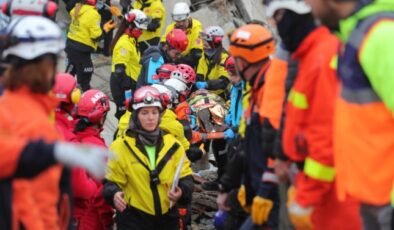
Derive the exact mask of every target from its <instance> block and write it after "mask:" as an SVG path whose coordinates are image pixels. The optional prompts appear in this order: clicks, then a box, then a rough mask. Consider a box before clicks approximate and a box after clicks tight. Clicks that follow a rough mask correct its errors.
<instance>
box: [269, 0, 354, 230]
mask: <svg viewBox="0 0 394 230" xmlns="http://www.w3.org/2000/svg"><path fill="white" fill-rule="evenodd" d="M270 8H271V9H270ZM268 9H270V11H271V14H269V15H268V16H269V17H272V16H273V15H275V14H276V17H274V20H275V23H276V25H277V29H278V32H279V35H280V37H281V38H282V42H283V43H284V44H285V46H286V47H287V49H288V50H289V52H290V53H291V55H292V59H294V60H296V61H298V71H297V75H296V78H295V82H294V85H293V87H292V89H291V90H290V94H289V96H288V99H287V104H286V112H285V113H286V120H285V126H284V132H283V148H284V152H285V154H286V155H287V156H288V157H289V159H291V160H292V161H294V162H296V163H297V166H298V168H299V170H300V172H299V173H297V175H296V180H295V182H294V186H295V194H294V196H295V197H294V199H291V197H288V199H289V209H288V211H289V218H290V220H291V221H292V222H293V225H294V226H295V228H297V229H306V226H308V229H323V230H324V229H333V228H335V229H361V222H360V218H359V214H358V202H357V201H356V200H354V199H349V198H348V199H346V200H345V201H343V202H340V201H339V200H338V199H337V196H336V192H335V175H334V164H333V163H334V162H333V161H334V154H333V146H332V126H333V123H332V122H333V114H334V110H333V109H334V108H333V107H334V101H335V95H336V91H337V86H338V82H337V77H336V74H335V70H334V69H333V68H332V67H331V66H330V64H331V61H332V59H333V58H334V57H335V53H336V49H337V47H338V45H339V42H338V39H337V38H336V37H335V36H334V35H331V34H330V31H329V30H328V29H327V28H326V27H324V26H316V24H315V19H314V18H313V16H312V14H311V9H310V7H309V6H307V5H306V4H305V3H304V2H303V1H296V0H286V1H281V2H272V3H271V4H270V5H269V6H268ZM278 14H280V16H279V15H278ZM293 189H294V188H293ZM293 191H294V190H293ZM291 192H292V190H291V191H290V193H291ZM290 195H292V196H293V194H290ZM345 223H346V224H345Z"/></svg>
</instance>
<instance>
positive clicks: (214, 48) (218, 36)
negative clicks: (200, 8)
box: [195, 26, 230, 99]
mask: <svg viewBox="0 0 394 230" xmlns="http://www.w3.org/2000/svg"><path fill="white" fill-rule="evenodd" d="M200 37H201V38H202V40H203V41H204V54H203V56H202V58H201V59H200V61H199V63H198V67H197V82H196V85H195V86H196V88H197V89H207V90H209V91H211V92H212V93H215V94H217V95H219V96H221V97H222V98H224V99H226V98H227V95H226V94H227V93H228V92H227V91H228V90H227V87H228V85H229V84H230V79H229V74H228V72H227V71H226V69H225V68H224V63H225V62H226V60H227V59H228V57H229V55H228V53H227V51H226V50H225V49H224V48H223V46H222V40H223V38H224V31H223V29H222V28H221V27H219V26H209V27H207V28H206V29H205V31H204V32H203V33H201V34H200Z"/></svg>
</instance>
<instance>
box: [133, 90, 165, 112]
mask: <svg viewBox="0 0 394 230" xmlns="http://www.w3.org/2000/svg"><path fill="white" fill-rule="evenodd" d="M144 107H158V108H159V109H160V110H161V109H162V107H163V105H162V103H161V97H160V92H159V91H158V90H157V89H156V88H155V87H152V86H143V87H141V88H139V89H137V90H136V91H135V92H134V96H133V109H134V110H139V109H141V108H144Z"/></svg>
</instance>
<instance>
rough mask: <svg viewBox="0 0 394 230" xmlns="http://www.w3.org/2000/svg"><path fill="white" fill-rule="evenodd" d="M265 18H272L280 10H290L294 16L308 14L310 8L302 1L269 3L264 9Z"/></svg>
mask: <svg viewBox="0 0 394 230" xmlns="http://www.w3.org/2000/svg"><path fill="white" fill-rule="evenodd" d="M266 9H267V10H266V15H267V17H270V18H271V17H273V16H274V14H275V12H276V11H278V10H280V9H287V10H291V11H293V12H294V13H296V14H300V15H301V14H308V13H310V12H312V9H311V7H310V6H308V5H307V4H306V3H305V2H304V1H303V0H282V1H271V2H270V3H269V4H268V7H267V8H266Z"/></svg>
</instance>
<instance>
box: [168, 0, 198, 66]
mask: <svg viewBox="0 0 394 230" xmlns="http://www.w3.org/2000/svg"><path fill="white" fill-rule="evenodd" d="M171 15H172V19H173V21H174V22H173V23H171V24H170V25H168V26H167V28H166V32H165V34H164V35H163V36H162V37H161V42H162V43H164V42H165V41H166V36H167V34H168V33H169V32H171V31H172V30H173V29H174V28H176V29H182V30H184V31H185V32H186V34H187V38H188V40H189V44H188V46H187V48H186V50H185V51H184V52H183V53H182V58H181V59H180V60H179V61H178V62H179V63H183V64H188V65H190V66H191V67H193V68H194V69H196V68H197V65H198V61H199V60H200V58H201V56H202V53H203V43H202V40H201V39H200V37H199V36H200V32H202V24H201V22H200V21H198V20H197V19H194V18H192V17H191V16H190V8H189V5H187V4H186V3H184V2H178V3H176V4H175V5H174V9H173V11H172V14H171Z"/></svg>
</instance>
